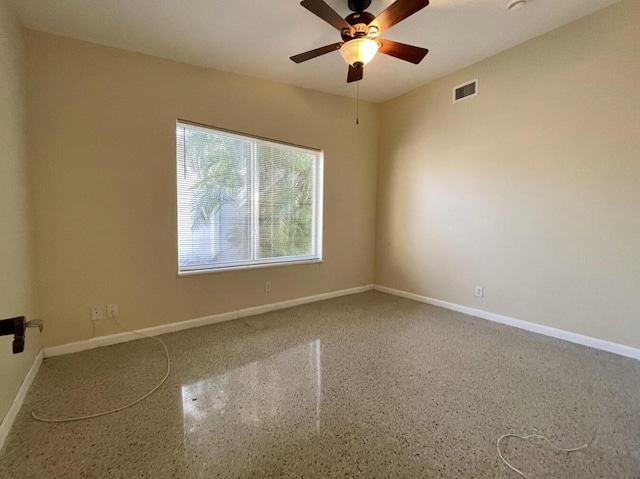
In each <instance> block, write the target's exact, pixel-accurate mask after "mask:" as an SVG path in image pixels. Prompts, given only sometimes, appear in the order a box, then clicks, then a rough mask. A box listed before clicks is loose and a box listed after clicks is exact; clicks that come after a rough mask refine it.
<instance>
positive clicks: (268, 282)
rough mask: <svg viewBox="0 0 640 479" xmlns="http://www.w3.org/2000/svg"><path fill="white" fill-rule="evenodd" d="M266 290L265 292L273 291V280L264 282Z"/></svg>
mask: <svg viewBox="0 0 640 479" xmlns="http://www.w3.org/2000/svg"><path fill="white" fill-rule="evenodd" d="M264 292H265V293H270V292H271V281H267V282H266V283H264Z"/></svg>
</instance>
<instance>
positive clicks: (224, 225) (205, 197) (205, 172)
mask: <svg viewBox="0 0 640 479" xmlns="http://www.w3.org/2000/svg"><path fill="white" fill-rule="evenodd" d="M176 146H177V154H176V158H177V180H178V181H177V183H178V271H179V273H192V272H200V271H207V270H217V269H229V268H242V267H254V266H266V265H270V264H274V263H288V262H300V261H315V260H320V259H321V258H322V176H323V174H322V152H320V151H317V150H312V149H307V148H302V147H299V146H293V145H286V144H282V143H276V142H271V141H268V140H263V139H257V138H253V137H246V136H242V135H239V134H235V133H229V132H226V131H219V130H214V129H210V128H205V127H202V126H196V125H191V124H188V123H181V122H178V124H177V128H176Z"/></svg>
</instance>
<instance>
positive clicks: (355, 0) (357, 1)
mask: <svg viewBox="0 0 640 479" xmlns="http://www.w3.org/2000/svg"><path fill="white" fill-rule="evenodd" d="M369 5H371V0H349V10H351V11H352V12H364V11H365V10H366V9H367V8H369Z"/></svg>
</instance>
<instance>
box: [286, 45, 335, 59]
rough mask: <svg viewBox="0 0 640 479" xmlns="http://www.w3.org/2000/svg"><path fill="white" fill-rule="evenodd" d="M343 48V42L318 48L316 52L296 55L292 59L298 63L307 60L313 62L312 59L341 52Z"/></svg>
mask: <svg viewBox="0 0 640 479" xmlns="http://www.w3.org/2000/svg"><path fill="white" fill-rule="evenodd" d="M341 46H342V42H339V43H332V44H331V45H326V46H324V47H320V48H316V49H315V50H309V51H308V52H304V53H299V54H298V55H294V56H292V57H290V58H291V60H293V61H294V62H296V63H302V62H306V61H307V60H311V59H312V58H316V57H319V56H320V55H324V54H325V53H331V52H335V51H336V50H340V47H341Z"/></svg>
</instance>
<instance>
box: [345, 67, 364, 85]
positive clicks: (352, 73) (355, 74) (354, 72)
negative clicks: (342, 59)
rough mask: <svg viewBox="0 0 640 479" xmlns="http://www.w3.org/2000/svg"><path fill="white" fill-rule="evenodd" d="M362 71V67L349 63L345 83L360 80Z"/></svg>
mask: <svg viewBox="0 0 640 479" xmlns="http://www.w3.org/2000/svg"><path fill="white" fill-rule="evenodd" d="M363 73H364V68H363V67H360V68H354V67H352V66H351V65H349V74H348V75H347V83H351V82H354V81H360V80H362V76H363Z"/></svg>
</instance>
